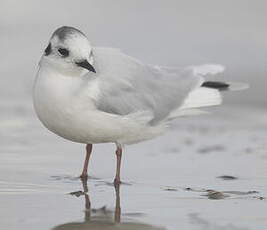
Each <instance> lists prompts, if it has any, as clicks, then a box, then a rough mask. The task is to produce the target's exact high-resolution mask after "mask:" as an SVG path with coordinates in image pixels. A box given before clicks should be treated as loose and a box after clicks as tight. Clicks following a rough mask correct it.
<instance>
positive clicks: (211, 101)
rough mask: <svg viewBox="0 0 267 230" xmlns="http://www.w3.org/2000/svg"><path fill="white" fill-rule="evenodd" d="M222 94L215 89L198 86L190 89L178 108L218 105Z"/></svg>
mask: <svg viewBox="0 0 267 230" xmlns="http://www.w3.org/2000/svg"><path fill="white" fill-rule="evenodd" d="M221 103H222V96H221V94H220V92H219V91H218V90H217V89H211V88H206V87H199V88H197V89H195V90H193V91H191V92H190V93H189V95H188V97H187V98H186V99H185V100H184V103H183V104H182V106H181V107H180V108H179V109H192V108H199V107H206V106H213V105H220V104H221Z"/></svg>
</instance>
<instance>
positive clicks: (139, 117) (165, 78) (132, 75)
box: [33, 26, 247, 184]
mask: <svg viewBox="0 0 267 230" xmlns="http://www.w3.org/2000/svg"><path fill="white" fill-rule="evenodd" d="M223 71H224V67H223V66H221V65H215V64H207V65H200V66H188V67H185V68H175V67H174V68H170V67H160V66H152V65H147V64H144V63H142V62H140V61H138V60H136V59H135V58H132V57H130V56H127V55H125V54H124V53H122V52H121V51H120V50H118V49H113V48H102V47H93V46H91V44H90V42H89V41H88V39H87V37H86V36H85V35H84V33H82V32H81V31H79V30H78V29H76V28H73V27H67V26H64V27H60V28H58V29H57V30H56V31H55V32H54V33H53V35H52V37H51V38H50V40H49V43H48V46H47V48H46V49H45V51H44V54H43V56H42V58H41V60H40V62H39V69H38V73H37V76H36V80H35V83H34V90H33V91H34V92H33V101H34V108H35V111H36V113H37V115H38V118H39V119H40V120H41V122H42V123H43V124H44V126H45V127H46V128H48V129H49V130H50V131H52V132H54V133H55V134H57V135H59V136H61V137H63V138H65V139H68V140H70V141H74V142H79V143H84V144H86V157H85V162H84V167H83V171H82V174H81V177H82V178H87V177H88V174H87V170H88V163H89V158H90V155H91V152H92V144H96V143H108V142H112V143H115V144H116V146H117V150H116V156H117V168H116V176H115V179H114V183H115V184H119V183H120V165H121V156H122V149H123V146H124V145H127V144H133V143H138V142H141V141H145V140H149V139H152V138H154V137H156V136H159V135H161V134H162V133H164V132H165V131H166V129H167V127H168V126H169V125H170V124H171V123H170V122H171V121H172V120H173V119H176V118H179V117H181V116H189V115H196V114H201V113H202V111H201V110H199V108H201V107H206V106H214V105H219V104H221V102H222V97H221V91H228V90H240V89H245V88H247V85H246V84H242V83H228V82H216V81H205V76H208V75H216V74H218V73H221V72H223Z"/></svg>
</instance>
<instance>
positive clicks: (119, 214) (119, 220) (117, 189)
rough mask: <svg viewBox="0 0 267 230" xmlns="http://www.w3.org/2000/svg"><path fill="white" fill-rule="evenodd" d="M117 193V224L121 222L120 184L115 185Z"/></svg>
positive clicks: (115, 216)
mask: <svg viewBox="0 0 267 230" xmlns="http://www.w3.org/2000/svg"><path fill="white" fill-rule="evenodd" d="M114 187H115V192H116V206H115V215H114V221H115V223H120V222H121V205H120V184H115V185H114Z"/></svg>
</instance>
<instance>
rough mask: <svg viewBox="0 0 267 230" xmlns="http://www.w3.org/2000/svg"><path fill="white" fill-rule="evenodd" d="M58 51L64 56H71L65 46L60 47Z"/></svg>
mask: <svg viewBox="0 0 267 230" xmlns="http://www.w3.org/2000/svg"><path fill="white" fill-rule="evenodd" d="M58 52H59V54H60V55H61V56H62V57H68V56H69V53H70V52H69V51H68V50H67V49H65V48H58Z"/></svg>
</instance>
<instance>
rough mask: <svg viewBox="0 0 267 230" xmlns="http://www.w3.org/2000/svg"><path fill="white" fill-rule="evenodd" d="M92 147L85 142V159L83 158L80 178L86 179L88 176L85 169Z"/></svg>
mask: <svg viewBox="0 0 267 230" xmlns="http://www.w3.org/2000/svg"><path fill="white" fill-rule="evenodd" d="M92 147H93V145H92V144H87V145H86V157H85V160H84V165H83V171H82V174H81V176H80V178H82V179H87V178H88V174H87V169H88V164H89V159H90V155H91V153H92Z"/></svg>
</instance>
